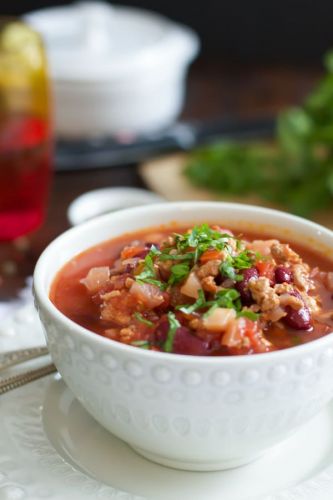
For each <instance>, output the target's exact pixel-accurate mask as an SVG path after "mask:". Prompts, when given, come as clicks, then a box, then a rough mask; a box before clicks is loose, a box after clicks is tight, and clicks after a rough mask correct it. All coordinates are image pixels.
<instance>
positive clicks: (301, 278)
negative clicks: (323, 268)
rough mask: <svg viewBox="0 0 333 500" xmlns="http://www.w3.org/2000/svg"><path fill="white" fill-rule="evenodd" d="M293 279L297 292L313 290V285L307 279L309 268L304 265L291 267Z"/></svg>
mask: <svg viewBox="0 0 333 500" xmlns="http://www.w3.org/2000/svg"><path fill="white" fill-rule="evenodd" d="M293 279H294V283H295V285H296V286H297V288H299V290H304V291H305V292H307V291H308V290H311V289H313V283H312V281H311V280H310V278H309V268H308V266H306V265H304V264H296V265H294V266H293Z"/></svg>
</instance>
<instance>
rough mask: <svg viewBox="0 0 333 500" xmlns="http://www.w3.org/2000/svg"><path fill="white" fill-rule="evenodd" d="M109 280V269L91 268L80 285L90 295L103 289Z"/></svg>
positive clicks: (104, 267) (105, 267)
mask: <svg viewBox="0 0 333 500" xmlns="http://www.w3.org/2000/svg"><path fill="white" fill-rule="evenodd" d="M109 278H110V269H109V268H108V267H107V266H103V267H93V268H91V269H90V271H89V273H88V274H87V276H86V277H85V278H83V279H82V280H81V281H80V283H82V284H83V285H84V286H85V287H86V288H87V290H88V291H89V292H90V293H96V292H98V290H100V289H101V288H103V286H104V285H106V283H107V282H108V281H109Z"/></svg>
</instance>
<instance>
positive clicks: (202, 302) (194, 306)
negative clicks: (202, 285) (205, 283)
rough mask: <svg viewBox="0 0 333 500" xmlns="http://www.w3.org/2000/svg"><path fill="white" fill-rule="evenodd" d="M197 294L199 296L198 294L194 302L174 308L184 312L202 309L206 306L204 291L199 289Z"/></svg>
mask: <svg viewBox="0 0 333 500" xmlns="http://www.w3.org/2000/svg"><path fill="white" fill-rule="evenodd" d="M198 295H199V296H198V298H197V300H196V301H195V302H194V304H184V305H181V306H177V307H176V309H178V310H179V311H182V312H183V313H185V314H192V313H193V312H194V311H196V310H197V309H202V308H203V307H205V306H206V297H205V294H204V291H203V290H199V291H198Z"/></svg>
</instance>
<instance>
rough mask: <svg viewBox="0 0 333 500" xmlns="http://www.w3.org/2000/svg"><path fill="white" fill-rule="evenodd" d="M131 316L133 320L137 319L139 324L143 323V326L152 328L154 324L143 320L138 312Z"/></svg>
mask: <svg viewBox="0 0 333 500" xmlns="http://www.w3.org/2000/svg"><path fill="white" fill-rule="evenodd" d="M133 316H134V318H135V319H137V320H138V321H140V323H143V324H144V325H147V326H154V323H153V322H152V321H149V319H146V318H144V317H143V316H142V314H141V313H139V312H135V313H134V314H133Z"/></svg>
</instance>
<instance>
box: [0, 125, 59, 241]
mask: <svg viewBox="0 0 333 500" xmlns="http://www.w3.org/2000/svg"><path fill="white" fill-rule="evenodd" d="M50 164H51V147H50V134H49V125H48V121H47V120H45V119H42V118H35V117H13V118H11V119H9V120H7V122H6V123H4V125H3V127H1V126H0V240H1V241H10V240H14V239H16V238H18V237H19V236H22V235H24V234H27V233H29V232H31V231H33V230H34V229H37V228H38V227H39V226H40V224H41V223H42V222H43V219H44V212H45V207H46V198H47V194H48V187H49V180H50Z"/></svg>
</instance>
